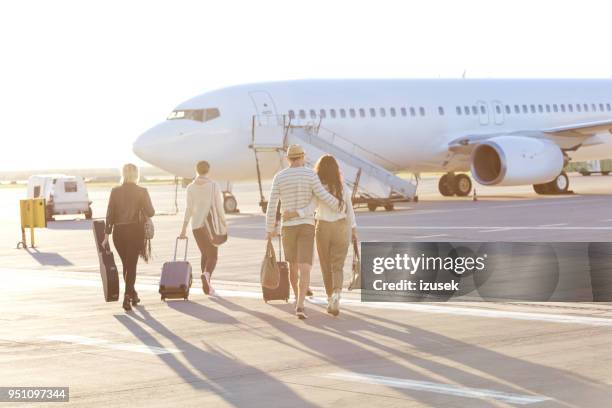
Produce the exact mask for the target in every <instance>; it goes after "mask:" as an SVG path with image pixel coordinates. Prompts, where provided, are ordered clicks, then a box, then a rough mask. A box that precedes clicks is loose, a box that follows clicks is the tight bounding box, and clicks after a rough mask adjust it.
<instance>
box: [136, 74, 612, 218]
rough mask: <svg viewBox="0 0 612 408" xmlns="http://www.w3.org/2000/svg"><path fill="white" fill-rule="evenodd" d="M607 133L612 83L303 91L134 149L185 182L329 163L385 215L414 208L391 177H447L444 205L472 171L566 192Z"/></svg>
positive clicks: (229, 105) (323, 86)
mask: <svg viewBox="0 0 612 408" xmlns="http://www.w3.org/2000/svg"><path fill="white" fill-rule="evenodd" d="M610 129H612V80H609V79H602V80H582V79H567V80H552V79H551V80H540V79H531V80H522V79H520V80H519V79H516V80H512V79H414V80H301V81H284V82H270V83H259V84H250V85H240V86H234V87H229V88H223V89H219V90H216V91H212V92H208V93H205V94H202V95H200V96H197V97H195V98H193V99H190V100H188V101H186V102H184V103H182V104H180V105H179V106H177V107H176V108H175V109H174V110H173V111H172V113H171V114H170V116H169V117H168V118H167V120H166V121H164V122H162V123H160V124H158V125H156V126H154V127H153V128H152V129H150V130H148V131H147V132H145V133H144V134H142V135H141V136H140V137H139V138H138V139H137V140H136V141H135V143H134V146H133V149H134V152H135V153H136V155H138V156H139V157H140V158H142V159H143V160H145V161H147V162H149V163H151V164H153V165H155V166H157V167H160V168H162V169H164V170H166V171H169V172H171V173H173V174H175V175H178V176H181V177H188V178H191V177H192V175H193V172H194V171H193V166H194V164H195V163H196V162H197V161H198V160H208V161H209V162H210V163H211V176H212V177H213V178H215V179H217V180H228V181H238V180H253V179H256V178H257V179H259V180H261V179H262V178H263V179H265V178H269V177H271V176H272V175H273V174H274V173H275V172H276V171H278V170H279V169H280V168H281V167H282V166H283V160H282V159H280V157H282V154H283V152H284V150H285V149H286V147H287V146H288V144H291V143H299V144H301V145H302V146H304V148H305V150H306V155H307V157H309V158H310V159H311V160H316V159H317V158H318V156H319V155H320V154H322V153H331V154H333V155H334V156H336V158H337V159H338V160H339V161H340V165H341V167H342V171H343V175H344V178H345V181H347V183H348V184H349V185H350V186H351V187H352V188H353V191H354V195H356V196H357V198H358V199H363V200H364V201H365V202H367V203H368V206H369V207H370V209H376V207H377V206H385V207H386V208H387V209H392V205H393V202H394V201H393V200H394V199H413V200H414V199H416V198H417V195H416V190H417V182H418V178H416V179H413V180H409V179H405V178H400V177H397V175H396V174H397V173H398V172H412V173H414V174H418V173H420V172H443V173H445V174H444V175H443V176H442V177H441V178H440V180H439V191H440V193H441V194H442V195H444V196H452V195H457V196H466V195H469V194H470V192H471V190H472V181H471V178H470V176H469V175H468V174H465V173H466V172H468V171H471V176H472V177H473V178H474V179H475V180H476V181H477V182H478V183H480V184H482V185H487V186H493V185H497V186H514V185H524V184H532V185H533V188H534V190H535V191H536V192H537V193H539V194H562V193H566V192H568V190H569V179H568V177H567V174H566V173H565V172H564V171H563V168H564V166H565V165H566V164H567V163H568V162H569V161H571V160H598V159H604V158H608V157H612V135H611V134H610ZM260 185H261V183H260ZM228 194H229V195H228ZM260 194H261V198H262V200H261V203H262V207H263V205H264V204H265V200H264V195H263V191H261V190H260ZM226 197H231V192H227V193H226Z"/></svg>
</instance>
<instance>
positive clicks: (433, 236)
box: [412, 234, 448, 239]
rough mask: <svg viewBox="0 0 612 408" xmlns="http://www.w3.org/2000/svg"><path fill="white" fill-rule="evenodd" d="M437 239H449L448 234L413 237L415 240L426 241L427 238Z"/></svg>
mask: <svg viewBox="0 0 612 408" xmlns="http://www.w3.org/2000/svg"><path fill="white" fill-rule="evenodd" d="M436 237H448V234H434V235H419V236H416V237H412V238H414V239H425V238H436Z"/></svg>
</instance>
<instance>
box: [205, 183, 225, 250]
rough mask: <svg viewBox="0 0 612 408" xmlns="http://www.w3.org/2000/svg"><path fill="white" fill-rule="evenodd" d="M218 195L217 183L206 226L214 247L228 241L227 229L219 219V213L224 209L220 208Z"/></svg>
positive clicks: (213, 189) (214, 186)
mask: <svg viewBox="0 0 612 408" xmlns="http://www.w3.org/2000/svg"><path fill="white" fill-rule="evenodd" d="M217 194H218V192H217V183H213V188H212V198H211V202H210V210H209V211H208V215H207V216H206V222H205V223H204V226H205V227H206V231H208V237H209V238H210V242H211V243H212V244H213V245H214V246H219V245H222V244H224V243H225V242H226V241H227V227H226V226H225V223H224V222H223V220H222V219H221V217H219V211H223V209H222V208H218V205H217Z"/></svg>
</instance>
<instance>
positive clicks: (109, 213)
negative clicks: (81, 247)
mask: <svg viewBox="0 0 612 408" xmlns="http://www.w3.org/2000/svg"><path fill="white" fill-rule="evenodd" d="M141 212H142V214H144V215H146V216H147V217H153V215H155V210H154V209H153V204H151V197H149V192H148V191H147V189H146V188H144V187H140V186H138V185H136V184H134V183H123V184H122V185H120V186H118V187H115V188H113V190H112V191H111V195H110V199H109V201H108V209H107V210H106V233H107V234H110V233H111V232H113V226H115V225H117V224H129V223H133V222H139V221H140V213H141Z"/></svg>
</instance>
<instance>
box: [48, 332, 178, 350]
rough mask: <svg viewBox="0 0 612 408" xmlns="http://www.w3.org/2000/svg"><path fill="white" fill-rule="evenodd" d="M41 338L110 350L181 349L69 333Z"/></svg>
mask: <svg viewBox="0 0 612 408" xmlns="http://www.w3.org/2000/svg"><path fill="white" fill-rule="evenodd" d="M42 338H43V339H44V340H48V341H59V342H62V343H73V344H80V345H83V346H92V347H101V348H106V349H111V350H121V351H131V352H133V353H144V354H154V355H160V354H173V353H180V352H181V350H177V349H174V348H169V347H155V346H148V345H146V344H131V343H113V342H111V341H109V340H103V339H95V338H92V337H83V336H73V335H70V334H59V335H51V336H43V337H42Z"/></svg>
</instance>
